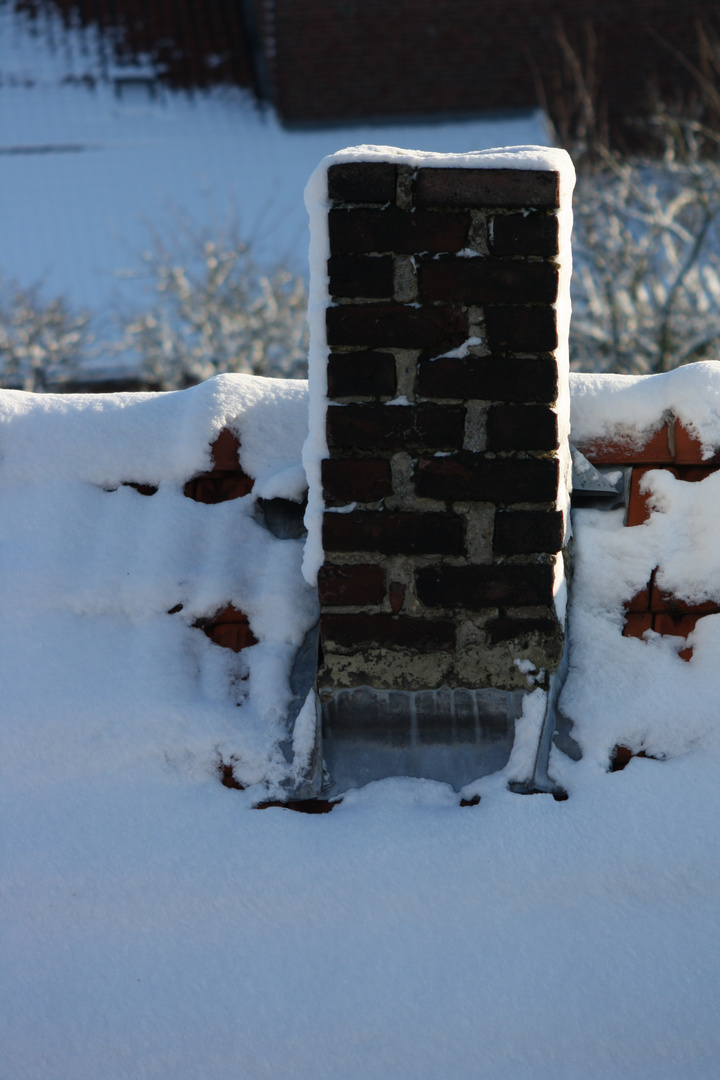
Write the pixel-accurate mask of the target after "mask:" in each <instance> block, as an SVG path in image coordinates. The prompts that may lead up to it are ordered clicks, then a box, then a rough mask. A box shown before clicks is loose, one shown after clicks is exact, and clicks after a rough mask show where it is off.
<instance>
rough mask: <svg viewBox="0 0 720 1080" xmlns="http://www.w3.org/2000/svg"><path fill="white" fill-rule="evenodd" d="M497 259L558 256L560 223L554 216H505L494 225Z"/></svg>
mask: <svg viewBox="0 0 720 1080" xmlns="http://www.w3.org/2000/svg"><path fill="white" fill-rule="evenodd" d="M490 236H491V240H490V250H491V252H492V253H493V255H546V256H548V255H557V254H558V251H559V247H558V219H557V218H556V217H555V216H554V214H502V215H501V216H498V217H494V218H493V219H492V222H491V225H490Z"/></svg>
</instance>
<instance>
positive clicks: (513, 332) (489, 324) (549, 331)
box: [485, 304, 558, 353]
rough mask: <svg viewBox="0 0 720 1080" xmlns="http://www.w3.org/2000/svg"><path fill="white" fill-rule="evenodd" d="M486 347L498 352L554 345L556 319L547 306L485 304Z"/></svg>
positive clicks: (536, 349) (544, 348) (530, 350)
mask: <svg viewBox="0 0 720 1080" xmlns="http://www.w3.org/2000/svg"><path fill="white" fill-rule="evenodd" d="M485 325H486V329H487V339H488V344H489V346H490V348H491V349H492V350H493V351H498V352H505V351H507V352H524V353H533V352H535V353H542V352H552V350H553V349H556V348H557V343H558V336H557V322H556V315H555V309H554V308H551V307H520V306H514V305H512V306H511V305H509V304H508V305H507V306H503V307H487V308H486V309H485Z"/></svg>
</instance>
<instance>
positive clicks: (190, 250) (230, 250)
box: [121, 227, 308, 390]
mask: <svg viewBox="0 0 720 1080" xmlns="http://www.w3.org/2000/svg"><path fill="white" fill-rule="evenodd" d="M142 260H143V263H144V273H145V276H147V277H149V280H150V284H151V290H152V297H153V300H152V303H151V304H150V306H149V307H147V308H146V309H144V310H142V311H140V312H138V313H136V314H134V315H130V316H126V317H125V318H123V319H122V320H121V337H122V342H121V347H122V348H123V349H126V350H130V351H131V352H132V353H133V354H134V355H135V356H136V357H137V360H138V366H139V369H140V372H141V373H142V375H143V376H144V377H145V378H146V379H148V380H149V381H152V382H157V383H159V384H160V385H161V386H162V387H163V388H165V389H168V390H172V389H177V388H179V387H183V386H188V385H192V384H193V383H197V382H201V381H202V380H203V379H207V378H209V377H210V376H211V375H217V374H218V373H219V372H225V371H231V372H248V373H249V374H253V375H274V376H281V377H285V378H298V377H302V376H304V375H305V374H306V372H307V345H308V336H307V323H306V321H305V315H306V311H307V292H306V289H305V282H304V279H303V278H302V277H301V276H300V275H298V274H292V273H290V271H289V270H288V269H287V268H286V267H285V266H283V265H282V264H279V265H276V266H275V267H273V268H272V269H270V270H267V271H265V270H262V269H260V268H258V266H257V265H256V264H255V262H254V260H253V258H252V254H251V250H250V247H249V246H248V244H247V243H246V242H245V241H243V239H242V238H241V237H240V235H239V234H238V232H237V230H235V229H232V228H229V229H226V230H224V231H223V232H222V233H221V235H219V236H213V235H211V234H210V233H208V232H201V231H199V230H192V229H188V228H187V227H183V228H179V229H178V230H177V231H175V232H174V233H173V235H172V237H171V238H170V239H169V240H168V239H165V238H163V237H161V236H159V235H158V234H154V235H153V240H152V244H151V246H150V248H149V249H148V250H146V251H145V252H144V253H143V255H142Z"/></svg>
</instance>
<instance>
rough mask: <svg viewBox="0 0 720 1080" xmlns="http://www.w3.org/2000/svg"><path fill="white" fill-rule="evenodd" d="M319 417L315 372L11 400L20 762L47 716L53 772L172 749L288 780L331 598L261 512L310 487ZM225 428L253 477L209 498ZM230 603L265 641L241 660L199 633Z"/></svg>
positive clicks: (4, 608)
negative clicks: (303, 693) (201, 478)
mask: <svg viewBox="0 0 720 1080" xmlns="http://www.w3.org/2000/svg"><path fill="white" fill-rule="evenodd" d="M306 416H307V390H306V386H305V384H304V383H301V382H298V381H296V380H276V379H261V378H255V377H253V376H242V375H221V376H217V377H216V378H214V379H211V380H209V381H208V382H206V383H204V384H202V385H201V386H198V387H194V388H192V389H191V390H186V391H181V392H178V393H168V394H116V395H97V396H92V395H78V396H70V395H57V396H56V395H34V394H26V393H23V392H21V391H11V390H6V391H2V392H0V505H2V517H1V518H0V641H1V642H2V644H1V645H0V682H1V685H2V699H3V708H4V717H5V724H4V731H3V741H4V747H5V751H6V752H7V753H8V754H9V755H10V757H12V756H13V754H14V751H15V749H18V751H19V752H20V753H21V754H22V753H24V751H20V749H19V748H20V746H22V745H23V744H24V741H25V739H26V735H27V731H26V728H25V725H26V724H27V723H28V721H29V719H30V718H31V717H32V718H37V717H39V716H41V715H42V714H43V713H47V712H48V710H49V712H50V715H49V716H48V717H47V724H46V725H43V735H42V737H41V738H40V739H39V740H38V742H37V745H36V748H35V751H34V754H33V756H34V758H35V762H36V767H37V769H38V771H39V773H40V774H42V775H47V774H49V773H52V772H53V770H54V768H55V766H56V762H57V760H58V758H60V759H62V758H64V757H65V755H66V753H67V749H66V747H72V748H73V749H72V754H71V760H73V761H74V766H73V771H75V772H76V774H77V775H78V776H80V775H84V774H85V773H86V772H88V771H90V772H94V771H96V770H99V771H103V770H104V769H105V768H106V767H107V761H108V759H109V758H112V759H113V760H116V761H117V763H118V764H120V763H121V762H125V763H126V764H127V763H130V762H141V761H142V760H143V758H144V757H145V756H146V755H150V756H153V755H156V754H161V755H166V756H167V757H168V759H172V760H173V761H175V762H176V765H177V767H178V768H182V770H184V771H189V772H191V773H193V774H194V773H199V774H200V775H206V774H207V773H208V772H210V773H212V772H213V771H214V770H215V769H216V768H217V763H218V756H219V755H220V754H222V755H224V757H225V758H226V759H228V758H230V757H233V756H235V757H237V758H238V775H242V773H243V771H245V770H246V771H247V779H248V780H250V781H251V782H252V781H255V782H257V781H259V780H262V779H264V778H265V777H266V776H267V778H269V779H270V780H271V781H272V780H273V778H275V779H277V775H276V774H277V772H278V769H282V767H283V763H282V760H281V757H280V756H279V750H278V742H279V740H280V739H282V738H284V737H286V735H287V732H286V729H285V726H284V724H283V717H284V715H285V711H286V708H287V705H288V701H289V699H290V690H289V686H288V674H289V670H290V665H291V663H292V659H293V656H294V653H295V650H296V649H297V647H298V645H299V644H300V642H301V641H302V638H303V636H304V634H305V632H306V631H307V629H308V628H309V627H310V626H311V625H312V623H313V622H314V620H315V618H316V617H317V613H316V599H315V595H314V593H313V591H312V590H310V589H308V588H307V586H305V585H304V583H303V581H302V578H301V576H300V573H299V567H300V560H301V556H302V543H301V542H300V541H292V540H278V539H276V538H275V537H274V536H273V535H272V534H271V533H269V532H268V530H267V529H266V528H265V527H264V526H263V525H262V524H261V523H259V522H258V520H256V517H255V514H254V510H255V507H256V503H257V498H258V496H261V495H262V494H263V493H264V492H267V491H271V492H273V493H275V492H277V490H278V489H284V491H285V494H286V495H288V494H293V491H292V488H293V484H292V483H290V482H289V479H292V478H293V477H295V480H296V478H297V473H298V471H299V470H298V460H299V456H300V447H301V445H302V442H303V439H304V437H305V432H306V428H307V420H306ZM225 426H227V427H229V428H231V429H232V430H233V431H234V432H235V433H236V434H237V435H238V436H239V438H240V441H241V454H240V458H241V462H242V464H243V466H244V468H245V470H246V472H248V473H249V475H251V476H253V477H254V478H257V480H256V484H255V486H254V488H253V491H252V492H251V493H250V494H249V495H246V496H245V497H244V498H242V499H236V500H233V501H230V502H226V503H221V504H217V505H210V506H208V505H205V504H202V503H197V502H194V501H193V500H192V499H189V498H186V497H185V496H184V495H183V490H182V489H183V485H184V482H185V481H186V480H188V479H189V478H190V477H191V476H193V475H195V474H197V473H202V472H204V471H207V470H208V469H209V468H210V467H211V458H210V443H211V442H212V441H213V440H214V439H215V437H216V436H217V434H218V433H219V431H220V430H221V429H222V428H223V427H225ZM132 482H136V483H142V484H153V485H156V486H157V487H158V491H157V493H156V494H154V495H151V496H147V495H141V494H140V493H139V492H137V491H135V490H134V489H133V488H131V487H129V486H123V485H127V484H128V483H132ZM294 486H295V491H294V497H295V498H296V499H302V496H303V490H302V488H301V489H300V490H298V485H297V482H295V485H294ZM231 602H232V603H233V604H234V605H235V607H237V608H239V609H241V610H242V611H244V612H245V613H246V614H247V615H248V617H249V619H250V623H251V626H252V629H253V631H254V633H255V635H256V637H257V638H258V639H259V644H258V645H257V646H255V647H254V648H252V649H248V650H247V651H246V652H244V653H243V654H241V655H236V654H234V653H232V652H231V651H229V650H226V649H222V648H220V647H219V646H217V645H214V644H213V643H211V642H210V641H209V639H208V638H207V637H206V636H205V635H204V634H203V632H202V631H201V630H199V629H196V628H193V627H192V623H193V622H194V621H195V620H196V619H198V618H203V617H208V616H211V615H213V614H214V613H215V612H216V611H218V610H220V609H221V608H223V607H226V606H227V604H228V603H231ZM178 604H182V612H181V613H176V614H173V615H169V614H168V612H169V611H170V609H171V608H174V607H175V606H176V605H178ZM23 657H25V658H26V661H23V659H22V658H23ZM30 657H32V658H33V659H32V662H31V663H30V664H28V663H27V659H28V658H30ZM238 706H240V708H238ZM16 725H19V727H16Z"/></svg>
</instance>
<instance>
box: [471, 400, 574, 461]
mask: <svg viewBox="0 0 720 1080" xmlns="http://www.w3.org/2000/svg"><path fill="white" fill-rule="evenodd" d="M557 445H558V419H557V413H555V412H553V410H552V409H550V408H548V407H547V406H545V405H493V406H492V407H491V408H490V409H489V410H488V416H487V448H488V450H493V451H503V450H555V449H557Z"/></svg>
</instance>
